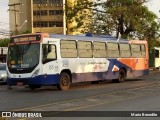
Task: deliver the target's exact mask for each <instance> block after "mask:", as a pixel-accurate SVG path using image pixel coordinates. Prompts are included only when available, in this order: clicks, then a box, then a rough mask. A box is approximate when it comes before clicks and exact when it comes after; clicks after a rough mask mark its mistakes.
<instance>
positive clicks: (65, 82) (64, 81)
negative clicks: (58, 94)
mask: <svg viewBox="0 0 160 120" xmlns="http://www.w3.org/2000/svg"><path fill="white" fill-rule="evenodd" d="M70 85H71V77H70V75H69V74H68V73H66V72H62V73H61V74H60V80H59V84H58V86H57V87H58V89H59V90H68V89H69V87H70Z"/></svg>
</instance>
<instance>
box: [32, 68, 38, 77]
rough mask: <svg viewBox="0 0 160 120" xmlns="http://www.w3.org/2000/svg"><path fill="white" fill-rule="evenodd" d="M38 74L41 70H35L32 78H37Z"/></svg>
mask: <svg viewBox="0 0 160 120" xmlns="http://www.w3.org/2000/svg"><path fill="white" fill-rule="evenodd" d="M38 73H39V69H37V70H35V71H34V73H33V75H32V77H36V76H37V75H38Z"/></svg>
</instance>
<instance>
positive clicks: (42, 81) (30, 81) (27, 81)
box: [7, 75, 59, 86]
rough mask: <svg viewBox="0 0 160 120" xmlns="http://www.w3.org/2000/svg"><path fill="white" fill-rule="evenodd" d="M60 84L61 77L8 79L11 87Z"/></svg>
mask: <svg viewBox="0 0 160 120" xmlns="http://www.w3.org/2000/svg"><path fill="white" fill-rule="evenodd" d="M58 83H59V75H41V76H36V77H30V78H7V84H8V85H9V86H16V85H18V86H23V85H40V86H42V85H56V84H58Z"/></svg>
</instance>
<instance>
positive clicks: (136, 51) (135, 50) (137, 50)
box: [131, 44, 142, 58]
mask: <svg viewBox="0 0 160 120" xmlns="http://www.w3.org/2000/svg"><path fill="white" fill-rule="evenodd" d="M131 50H132V57H133V58H140V57H142V54H141V47H140V44H131Z"/></svg>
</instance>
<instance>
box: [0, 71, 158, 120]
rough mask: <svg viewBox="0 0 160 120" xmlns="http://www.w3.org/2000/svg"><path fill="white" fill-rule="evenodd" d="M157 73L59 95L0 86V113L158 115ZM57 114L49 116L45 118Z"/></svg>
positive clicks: (75, 88) (49, 89)
mask: <svg viewBox="0 0 160 120" xmlns="http://www.w3.org/2000/svg"><path fill="white" fill-rule="evenodd" d="M159 73H160V72H158V71H156V72H155V71H154V72H151V73H150V74H149V75H147V76H143V77H140V78H136V79H130V80H127V81H125V82H124V83H120V84H115V83H112V82H111V81H108V82H102V83H100V84H96V85H92V84H90V83H81V84H74V85H72V86H71V89H70V90H68V91H58V90H57V88H56V87H42V88H41V89H37V90H35V91H31V90H30V89H29V88H24V87H22V88H17V87H14V88H13V89H12V90H7V88H6V86H0V111H59V112H60V111H160V102H159V101H160V79H159V78H160V74H159ZM61 113H62V112H60V115H61ZM86 113H87V115H88V114H90V115H89V116H94V115H95V113H94V112H91V113H90V112H83V113H81V115H82V114H84V116H85V114H86ZM97 113H98V112H97ZM45 114H46V113H45ZM58 114H59V113H58ZM58 114H57V113H53V112H52V113H49V112H48V113H47V114H46V115H49V116H50V115H51V116H56V115H58ZM105 114H107V113H105ZM95 117H96V115H95ZM48 119H53V118H48ZM54 119H60V118H54ZM65 119H70V118H65ZM72 119H73V118H72ZM76 119H81V118H76ZM87 119H88V118H87ZM107 119H114V118H107ZM125 119H128V118H125ZM130 119H132V118H130ZM146 119H147V118H146ZM154 119H158V118H154ZM142 120H143V119H142Z"/></svg>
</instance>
